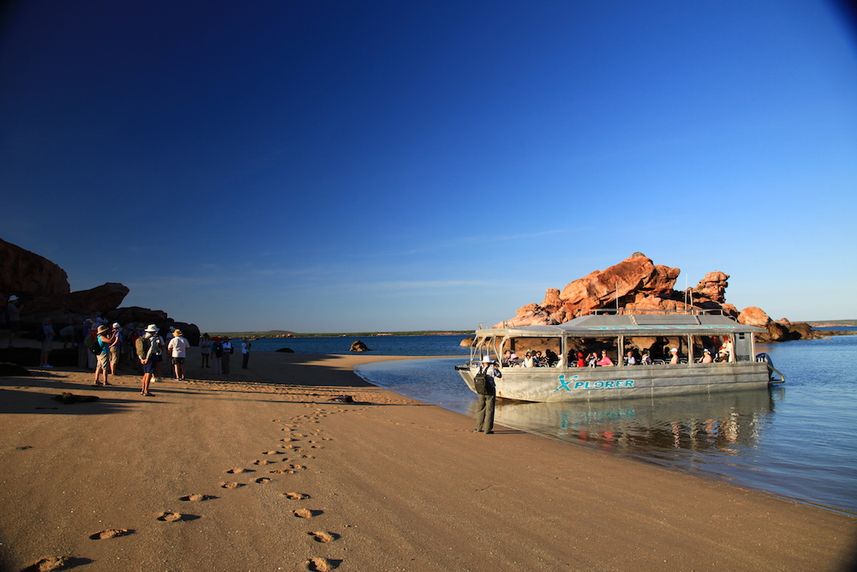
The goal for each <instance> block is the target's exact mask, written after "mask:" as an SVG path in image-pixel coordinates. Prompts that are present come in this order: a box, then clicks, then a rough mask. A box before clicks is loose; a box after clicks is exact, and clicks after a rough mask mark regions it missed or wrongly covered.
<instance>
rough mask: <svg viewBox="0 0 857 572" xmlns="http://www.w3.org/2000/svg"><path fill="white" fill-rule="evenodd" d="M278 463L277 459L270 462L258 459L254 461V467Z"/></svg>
mask: <svg viewBox="0 0 857 572" xmlns="http://www.w3.org/2000/svg"><path fill="white" fill-rule="evenodd" d="M276 462H277V460H276V459H270V460H268V459H256V460H255V461H253V464H254V465H270V464H271V463H276Z"/></svg>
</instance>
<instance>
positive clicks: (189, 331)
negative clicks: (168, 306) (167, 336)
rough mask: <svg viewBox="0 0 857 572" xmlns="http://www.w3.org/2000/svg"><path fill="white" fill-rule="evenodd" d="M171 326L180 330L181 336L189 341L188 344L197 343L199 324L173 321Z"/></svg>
mask: <svg viewBox="0 0 857 572" xmlns="http://www.w3.org/2000/svg"><path fill="white" fill-rule="evenodd" d="M172 326H173V327H174V328H177V329H179V330H181V331H182V336H184V338H185V339H186V340H187V341H188V342H190V345H192V346H198V345H199V338H200V334H199V326H197V325H196V324H188V323H187V322H173V323H172ZM167 332H169V329H167Z"/></svg>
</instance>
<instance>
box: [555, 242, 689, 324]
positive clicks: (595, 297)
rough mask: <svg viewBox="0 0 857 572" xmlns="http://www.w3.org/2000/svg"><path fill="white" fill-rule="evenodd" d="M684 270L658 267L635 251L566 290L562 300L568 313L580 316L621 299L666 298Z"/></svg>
mask: <svg viewBox="0 0 857 572" xmlns="http://www.w3.org/2000/svg"><path fill="white" fill-rule="evenodd" d="M680 272H681V271H680V270H679V269H678V268H670V267H668V266H655V265H654V264H653V263H652V261H651V259H649V258H648V257H647V256H646V255H645V254H642V253H640V252H635V253H634V254H632V255H631V256H630V257H629V258H626V259H625V260H623V261H622V262H620V263H619V264H615V265H613V266H611V267H610V268H607V269H606V270H596V271H595V272H592V273H590V274H588V275H587V276H584V277H583V278H579V279H577V280H575V281H574V282H571V283H569V284H567V285H566V287H565V288H563V289H562V292H561V293H560V299H561V300H562V302H563V305H564V306H565V308H566V310H567V311H568V312H569V313H570V314H572V315H576V314H578V313H586V312H589V311H591V310H597V309H599V308H606V307H610V306H611V303H614V302H615V300H616V298H617V297H618V298H619V300H620V305H624V304H623V303H622V301H623V300H625V301H626V300H627V298H628V297H629V296H630V297H631V299H633V298H635V297H637V296H639V295H640V294H643V295H648V296H654V297H657V298H663V297H665V296H667V295H668V294H670V293H671V292H672V289H673V285H675V281H676V279H677V278H678V275H679V273H680Z"/></svg>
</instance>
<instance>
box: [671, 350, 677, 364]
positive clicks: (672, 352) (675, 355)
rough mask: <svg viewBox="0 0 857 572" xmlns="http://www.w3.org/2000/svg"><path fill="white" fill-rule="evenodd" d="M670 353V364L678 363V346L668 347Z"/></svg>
mask: <svg viewBox="0 0 857 572" xmlns="http://www.w3.org/2000/svg"><path fill="white" fill-rule="evenodd" d="M670 353H671V354H672V357H671V358H670V365H676V364H677V363H678V348H670Z"/></svg>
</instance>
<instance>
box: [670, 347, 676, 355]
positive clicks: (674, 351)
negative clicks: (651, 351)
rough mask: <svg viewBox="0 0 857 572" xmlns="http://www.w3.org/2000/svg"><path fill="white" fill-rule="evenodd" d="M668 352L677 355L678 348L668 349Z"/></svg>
mask: <svg viewBox="0 0 857 572" xmlns="http://www.w3.org/2000/svg"><path fill="white" fill-rule="evenodd" d="M670 351H671V352H673V353H674V354H677V353H678V348H670Z"/></svg>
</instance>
